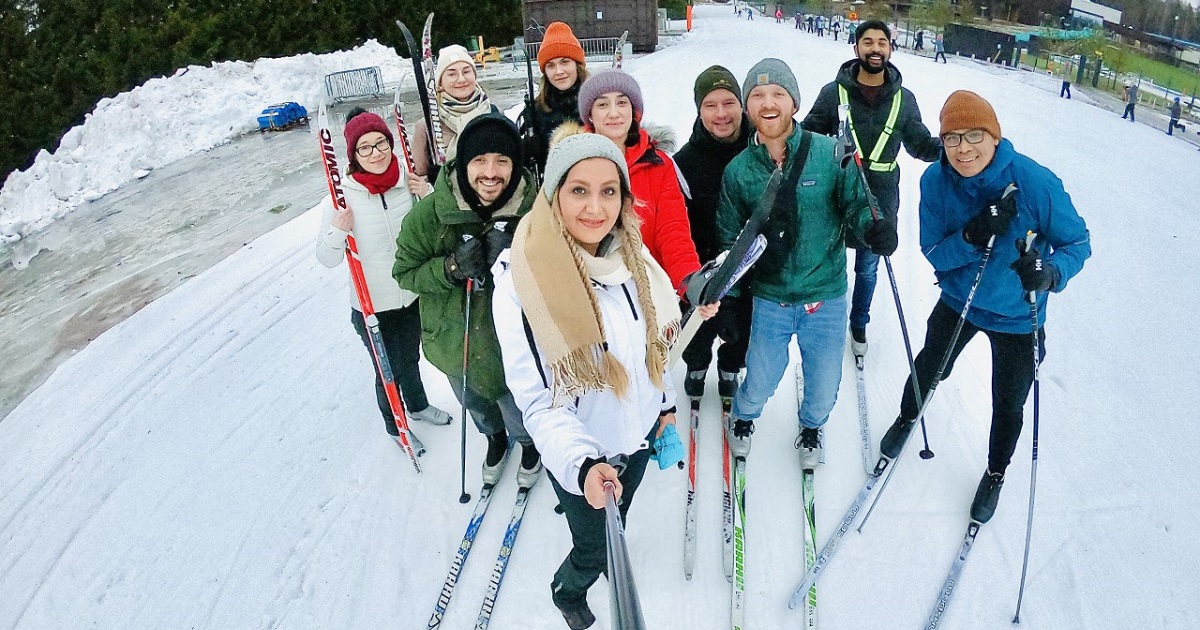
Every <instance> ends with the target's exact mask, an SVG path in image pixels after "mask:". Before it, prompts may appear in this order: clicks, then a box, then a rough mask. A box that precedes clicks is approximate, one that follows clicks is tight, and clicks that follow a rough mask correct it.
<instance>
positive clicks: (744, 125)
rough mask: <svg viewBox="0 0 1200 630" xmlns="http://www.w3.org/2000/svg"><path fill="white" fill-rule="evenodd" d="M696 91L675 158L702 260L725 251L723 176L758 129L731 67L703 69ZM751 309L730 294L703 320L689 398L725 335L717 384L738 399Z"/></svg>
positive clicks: (690, 357) (689, 356)
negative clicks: (688, 128)
mask: <svg viewBox="0 0 1200 630" xmlns="http://www.w3.org/2000/svg"><path fill="white" fill-rule="evenodd" d="M694 93H695V98H696V109H697V110H699V115H698V116H697V117H696V122H695V124H693V125H692V137H691V138H690V139H689V140H688V142H687V144H685V145H683V148H681V149H680V150H679V152H678V153H676V154H675V156H674V157H675V164H676V165H678V166H679V170H680V172H682V173H683V177H684V180H686V182H687V188H688V190H686V191H684V192H685V193H686V194H685V197H686V198H687V199H686V203H687V212H688V220H689V221H690V222H691V226H692V240H693V241H694V242H695V243H696V253H697V254H699V255H700V260H702V261H709V260H712V259H714V258H716V257H717V254H719V253H720V249H719V248H718V246H717V221H716V215H717V201H718V199H719V197H720V193H721V176H722V175H723V174H724V173H725V166H726V165H727V164H729V161H730V160H732V159H733V158H734V156H736V155H737V154H738V153H741V152H742V149H745V148H746V142H747V139H748V138H749V137H750V134H751V133H753V131H754V130H753V129H752V128H751V127H750V121H749V120H748V119H747V118H746V114H745V111H744V110H743V109H742V97H741V88H740V87H739V84H738V81H737V79H736V78H735V77H734V76H733V73H731V72H730V71H729V70H726V69H725V68H723V67H721V66H712V67H710V68H708V69H707V70H705V71H704V72H701V73H700V76H698V77H696V85H695V87H694ZM749 308H750V303H749V300H738V299H734V298H729V297H726V298H724V299H722V300H721V310H720V312H718V313H717V316H716V317H714V318H712V319H711V320H709V321H706V322H704V323H703V324H701V326H700V329H699V330H698V331H697V332H696V336H695V337H693V338H692V341H691V343H690V344H689V345H688V347H687V349H686V350H684V352H683V362H684V363H685V364H686V365H687V370H688V372H687V378H686V379H685V380H684V383H683V385H684V391H685V392H686V393H687V395H688V396H691V397H693V398H698V397H700V396H701V395H703V394H704V376H705V374H706V373H707V372H708V364H709V363H710V362H711V361H712V346H713V341H715V340H716V338H717V336H720V337H721V339H722V340H723V341H724V343H723V344H722V345H721V348H720V349H719V350H718V351H717V378H718V379H719V380H718V382H717V388H718V392H719V393H720V395H721V397H723V398H732V397H733V394H734V393H735V392H736V391H737V386H738V382H737V375H738V373H739V372H740V371H741V369H742V368H743V367H745V365H746V346H747V344H748V343H749V341H750V313H749Z"/></svg>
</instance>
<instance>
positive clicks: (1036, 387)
mask: <svg viewBox="0 0 1200 630" xmlns="http://www.w3.org/2000/svg"><path fill="white" fill-rule="evenodd" d="M1034 238H1035V235H1034V233H1033V232H1030V233H1029V234H1028V235H1027V236H1026V237H1025V248H1024V250H1023V251H1022V252H1021V253H1025V252H1027V251H1029V249H1030V248H1031V247H1033V239H1034ZM1026 297H1027V299H1028V300H1029V316H1030V318H1031V319H1032V327H1031V329H1032V335H1033V459H1032V461H1031V462H1030V464H1029V518H1028V520H1027V521H1026V523H1025V559H1024V560H1023V561H1022V562H1021V587H1020V589H1019V590H1018V591H1017V611H1016V613H1014V614H1013V623H1014V624H1019V623H1021V602H1022V600H1023V599H1024V598H1025V576H1026V574H1027V572H1028V571H1029V543H1030V540H1031V539H1032V537H1033V499H1034V495H1036V494H1037V456H1038V415H1039V414H1038V412H1039V409H1040V407H1041V404H1040V403H1041V387H1040V380H1041V379H1039V378H1038V372H1039V371H1040V370H1041V366H1042V358H1041V352H1040V351H1039V350H1040V349H1039V348H1038V345H1039V344H1038V306H1037V292H1036V291H1030V292H1029V295H1027V296H1026Z"/></svg>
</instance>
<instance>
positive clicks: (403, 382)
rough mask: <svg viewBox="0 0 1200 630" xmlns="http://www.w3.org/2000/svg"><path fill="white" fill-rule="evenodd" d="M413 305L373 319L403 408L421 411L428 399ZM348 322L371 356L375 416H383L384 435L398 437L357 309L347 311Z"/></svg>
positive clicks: (418, 317) (417, 317)
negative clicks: (385, 433)
mask: <svg viewBox="0 0 1200 630" xmlns="http://www.w3.org/2000/svg"><path fill="white" fill-rule="evenodd" d="M417 304H418V302H417V301H414V302H413V303H412V304H409V305H408V306H406V307H404V308H398V309H392V310H387V311H382V312H379V313H375V317H376V318H378V319H379V333H380V335H381V336H382V337H383V348H384V350H386V351H387V355H388V364H389V365H391V368H392V376H393V378H395V379H396V386H397V387H399V389H400V397H401V398H402V399H403V401H404V408H405V409H406V410H407V411H409V412H417V411H423V410H424V409H425V408H426V407H428V406H429V399H428V398H426V397H425V386H424V385H423V384H422V383H421V368H420V359H421V355H420V354H419V352H420V347H421V312H420V310H418V307H417ZM350 323H351V324H353V325H354V330H355V332H357V333H358V336H359V338H360V339H362V342H363V345H365V346H366V347H367V352H368V353H369V354H370V355H371V367H373V368H375V400H376V401H377V402H378V403H379V413H381V414H383V424H384V427H385V428H386V429H387V432H388V435H399V434H400V432H399V431H397V430H396V423H395V421H394V420H393V418H392V406H391V405H390V404H388V399H387V392H386V391H385V390H384V389H383V380H382V379H380V378H379V368H378V366H377V365H376V364H375V351H374V349H373V346H372V344H371V337H370V335H369V333H368V332H367V325H366V322H365V321H363V315H362V313H361V312H359V311H358V309H350Z"/></svg>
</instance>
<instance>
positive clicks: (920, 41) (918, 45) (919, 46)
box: [913, 30, 925, 51]
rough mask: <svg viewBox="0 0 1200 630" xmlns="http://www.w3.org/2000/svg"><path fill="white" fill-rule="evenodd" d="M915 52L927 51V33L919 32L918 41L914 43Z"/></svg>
mask: <svg viewBox="0 0 1200 630" xmlns="http://www.w3.org/2000/svg"><path fill="white" fill-rule="evenodd" d="M913 50H921V51H924V50H925V31H922V30H918V31H917V39H916V41H915V42H913Z"/></svg>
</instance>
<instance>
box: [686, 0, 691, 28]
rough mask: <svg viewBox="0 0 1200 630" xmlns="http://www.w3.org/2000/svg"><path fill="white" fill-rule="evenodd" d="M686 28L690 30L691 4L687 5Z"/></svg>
mask: <svg viewBox="0 0 1200 630" xmlns="http://www.w3.org/2000/svg"><path fill="white" fill-rule="evenodd" d="M687 30H688V32H689V33H690V32H691V31H692V5H690V4H689V5H687Z"/></svg>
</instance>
